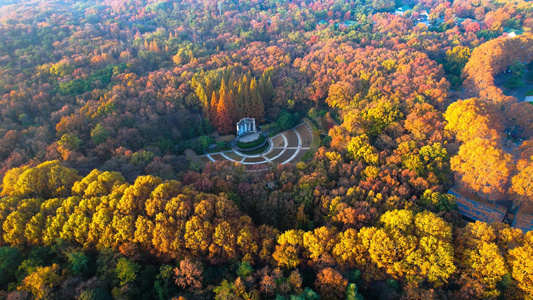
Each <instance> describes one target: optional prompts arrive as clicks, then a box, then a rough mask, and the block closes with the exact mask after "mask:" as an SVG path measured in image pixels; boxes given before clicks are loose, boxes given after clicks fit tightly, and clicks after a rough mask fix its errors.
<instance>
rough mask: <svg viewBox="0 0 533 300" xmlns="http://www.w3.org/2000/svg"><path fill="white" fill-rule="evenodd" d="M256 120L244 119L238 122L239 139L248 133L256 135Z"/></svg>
mask: <svg viewBox="0 0 533 300" xmlns="http://www.w3.org/2000/svg"><path fill="white" fill-rule="evenodd" d="M256 132H257V129H256V127H255V118H242V119H241V120H240V121H239V122H237V137H240V136H242V135H245V134H247V133H256Z"/></svg>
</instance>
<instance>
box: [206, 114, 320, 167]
mask: <svg viewBox="0 0 533 300" xmlns="http://www.w3.org/2000/svg"><path fill="white" fill-rule="evenodd" d="M312 140H313V135H312V133H311V130H310V129H309V128H308V127H307V126H306V125H305V123H303V124H300V125H298V126H296V127H294V128H292V129H289V130H287V131H284V132H282V133H279V134H277V135H276V136H274V137H272V138H270V139H268V142H269V149H268V151H267V152H265V153H261V154H255V155H248V154H244V153H241V152H239V151H238V150H236V149H233V150H228V151H223V152H216V153H209V154H205V155H201V156H199V158H200V159H201V160H202V161H204V162H209V161H213V162H214V161H217V160H230V161H234V162H239V163H241V164H243V165H248V166H252V165H260V164H268V163H274V164H287V163H290V162H294V163H296V162H298V161H299V160H300V159H301V158H302V157H303V156H304V155H305V153H306V152H307V151H308V150H309V145H311V142H312Z"/></svg>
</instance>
